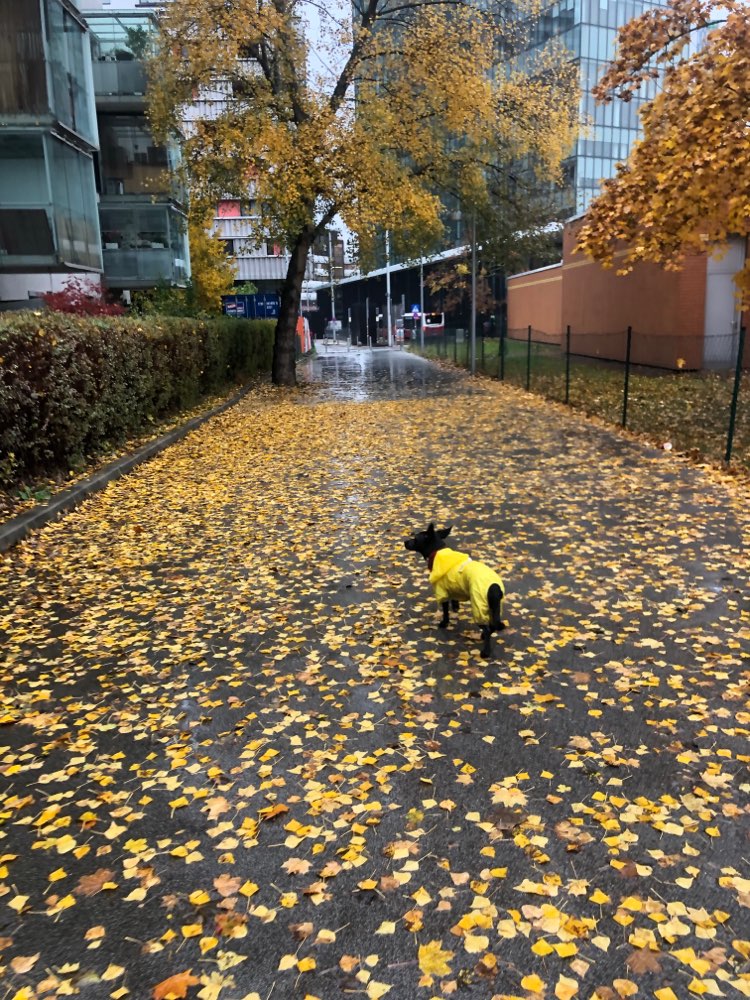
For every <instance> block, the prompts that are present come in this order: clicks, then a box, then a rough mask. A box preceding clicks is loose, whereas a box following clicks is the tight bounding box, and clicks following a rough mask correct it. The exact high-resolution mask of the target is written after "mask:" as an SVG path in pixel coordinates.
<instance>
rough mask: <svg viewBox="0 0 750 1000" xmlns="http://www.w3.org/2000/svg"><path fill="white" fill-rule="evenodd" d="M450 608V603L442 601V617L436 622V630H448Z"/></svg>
mask: <svg viewBox="0 0 750 1000" xmlns="http://www.w3.org/2000/svg"><path fill="white" fill-rule="evenodd" d="M450 606H451V605H450V601H443V603H442V608H443V617H442V618H441V619H440V621H439V622H438V628H448V626H449V625H450V620H451V616H450Z"/></svg>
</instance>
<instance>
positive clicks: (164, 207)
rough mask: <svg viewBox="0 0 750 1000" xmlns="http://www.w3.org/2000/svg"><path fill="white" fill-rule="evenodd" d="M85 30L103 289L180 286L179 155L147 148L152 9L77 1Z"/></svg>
mask: <svg viewBox="0 0 750 1000" xmlns="http://www.w3.org/2000/svg"><path fill="white" fill-rule="evenodd" d="M79 5H80V7H81V10H82V12H83V13H84V15H85V17H86V21H87V22H88V25H89V28H90V29H91V54H92V70H93V87H94V95H95V103H96V115H97V124H98V131H99V145H100V150H99V154H98V156H97V157H96V174H97V178H96V179H97V188H98V192H99V218H100V225H101V233H102V258H103V267H104V277H105V281H106V283H107V287H108V288H110V289H112V290H113V291H117V292H120V293H126V294H125V297H126V298H127V293H129V292H131V291H135V290H138V289H143V288H150V287H153V286H154V285H157V284H160V283H162V284H166V285H173V286H184V285H185V284H186V283H187V281H188V280H189V277H190V253H189V245H188V234H187V221H186V213H185V197H184V193H183V192H182V191H181V190H180V189H179V187H178V186H177V181H176V174H175V169H176V167H177V164H178V157H179V151H178V149H177V148H176V147H172V146H163V145H160V144H159V143H157V142H155V141H154V138H153V136H152V134H151V129H150V126H149V123H148V119H147V116H146V110H147V109H146V85H147V80H146V68H145V64H144V57H145V55H146V53H147V50H148V46H149V42H150V39H151V36H152V34H153V32H154V31H155V29H156V13H155V10H154V9H153V8H154V7H155V5H154V4H150V3H149V4H144V3H142V2H140V3H139V2H137V0H117V2H116V3H106V2H103V0H79Z"/></svg>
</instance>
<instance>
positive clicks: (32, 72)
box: [0, 0, 47, 114]
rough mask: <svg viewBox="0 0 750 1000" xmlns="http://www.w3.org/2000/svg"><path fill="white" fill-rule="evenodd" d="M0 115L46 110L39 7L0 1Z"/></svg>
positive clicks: (32, 4)
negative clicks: (0, 28) (0, 26)
mask: <svg viewBox="0 0 750 1000" xmlns="http://www.w3.org/2000/svg"><path fill="white" fill-rule="evenodd" d="M0 24H2V31H0V112H3V113H5V114H18V113H24V112H25V113H27V114H39V113H42V112H44V111H46V110H47V77H46V73H45V68H44V42H43V40H42V22H41V14H40V8H39V3H38V2H36V3H32V2H31V0H26V2H25V3H18V0H0Z"/></svg>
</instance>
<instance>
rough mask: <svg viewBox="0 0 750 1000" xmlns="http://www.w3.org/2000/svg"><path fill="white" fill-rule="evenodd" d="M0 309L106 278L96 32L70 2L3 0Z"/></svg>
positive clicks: (0, 18)
mask: <svg viewBox="0 0 750 1000" xmlns="http://www.w3.org/2000/svg"><path fill="white" fill-rule="evenodd" d="M0 25H2V31H0V308H13V307H21V306H24V305H28V304H29V303H33V302H35V301H38V297H39V295H41V294H43V293H45V292H51V291H59V290H60V288H61V287H62V286H63V284H64V283H65V281H66V280H67V279H68V278H69V277H70V276H71V275H79V276H83V277H85V278H86V279H87V280H88V281H91V282H93V283H94V284H98V283H99V281H100V276H101V273H102V270H103V261H102V244H101V238H100V228H99V215H98V206H97V191H96V174H95V164H94V161H95V156H96V154H97V151H98V144H99V139H98V132H97V124H96V112H95V107H94V98H93V79H92V69H91V54H90V32H89V30H88V26H87V25H86V22H85V21H84V19H83V17H82V16H81V13H80V11H79V10H78V9H77V7H76V6H75V5H74V4H73V3H72V2H71V0H24V2H23V3H19V2H17V0H0Z"/></svg>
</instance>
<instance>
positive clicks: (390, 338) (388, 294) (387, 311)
mask: <svg viewBox="0 0 750 1000" xmlns="http://www.w3.org/2000/svg"><path fill="white" fill-rule="evenodd" d="M385 322H386V329H387V330H388V346H389V347H393V332H392V330H391V234H390V232H389V230H387V229H386V231H385Z"/></svg>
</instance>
